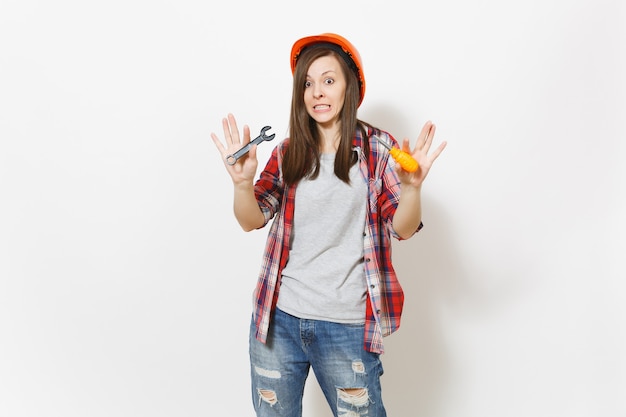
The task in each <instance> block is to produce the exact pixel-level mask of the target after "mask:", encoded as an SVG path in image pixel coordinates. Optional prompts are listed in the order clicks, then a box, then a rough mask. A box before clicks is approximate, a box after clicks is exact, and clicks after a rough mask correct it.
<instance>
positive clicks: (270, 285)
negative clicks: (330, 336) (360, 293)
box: [254, 129, 422, 353]
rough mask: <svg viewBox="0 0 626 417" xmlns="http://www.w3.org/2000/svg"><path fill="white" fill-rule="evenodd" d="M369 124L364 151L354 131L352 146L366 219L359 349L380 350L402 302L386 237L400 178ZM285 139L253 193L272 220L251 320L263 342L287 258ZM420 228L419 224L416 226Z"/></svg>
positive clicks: (291, 201) (291, 194)
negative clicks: (362, 331) (364, 295)
mask: <svg viewBox="0 0 626 417" xmlns="http://www.w3.org/2000/svg"><path fill="white" fill-rule="evenodd" d="M372 133H373V132H372V131H371V129H369V132H368V141H369V149H370V152H369V155H368V156H367V157H366V155H365V154H364V152H363V148H362V146H361V145H362V141H363V138H362V137H361V135H360V133H358V132H357V134H356V135H355V137H354V141H353V146H354V149H355V150H356V151H357V152H358V155H359V168H360V171H361V175H362V177H363V180H364V181H365V182H366V183H367V185H368V206H367V211H366V213H367V214H366V216H367V221H366V223H365V229H364V231H363V257H364V268H365V278H366V281H367V290H368V293H367V300H366V309H365V310H366V311H365V337H364V341H363V343H364V349H366V350H368V351H370V352H376V353H383V337H384V336H388V335H390V334H391V333H393V332H394V331H396V330H397V329H398V328H399V326H400V317H401V315H402V307H403V303H404V292H403V290H402V287H401V286H400V282H399V281H398V278H397V276H396V273H395V271H394V268H393V265H392V262H391V237H392V236H393V237H394V238H396V239H401V238H400V237H399V236H398V234H397V233H396V232H395V231H394V230H393V227H392V221H393V216H394V213H395V211H396V208H397V207H398V202H399V198H400V181H399V179H398V177H397V175H396V173H395V171H394V170H393V167H394V165H395V161H394V160H393V158H389V152H388V151H387V149H386V148H384V147H383V146H382V145H381V144H380V143H379V142H378V141H377V140H376V139H375V138H374V137H373V136H372ZM377 134H378V136H379V137H381V138H382V139H383V140H386V141H387V143H389V144H393V145H394V146H397V141H396V140H395V139H394V138H393V137H392V136H391V135H390V134H389V133H387V132H385V131H378V132H377ZM288 143H289V140H288V139H285V140H283V141H282V142H281V143H280V144H278V145H277V146H276V147H275V148H274V150H273V151H272V155H271V157H270V159H269V161H268V162H267V165H266V166H265V168H264V170H263V171H262V172H261V174H260V177H259V179H258V180H257V182H256V183H255V195H256V198H257V201H258V203H259V206H260V208H261V211H262V212H263V215H264V216H265V224H264V226H265V225H266V224H267V223H269V221H270V220H271V219H272V218H274V217H276V218H275V219H274V221H273V222H272V225H271V228H270V231H269V234H268V237H267V243H266V246H265V252H264V256H263V260H262V266H261V271H260V273H259V279H258V282H257V286H256V288H255V291H254V321H255V325H256V338H257V339H258V340H259V341H261V342H263V343H265V342H266V340H267V334H268V329H269V326H270V321H271V317H272V312H273V311H274V309H275V307H276V301H277V300H278V292H279V287H280V277H281V274H282V270H283V268H284V267H285V265H286V263H287V260H288V258H289V241H290V236H291V231H292V228H293V218H294V207H295V196H296V187H295V186H285V184H284V183H283V181H282V175H281V165H282V155H283V154H284V150H285V146H287V145H288ZM421 228H422V224H420V225H419V227H418V228H417V230H416V232H417V231H418V230H420V229H421Z"/></svg>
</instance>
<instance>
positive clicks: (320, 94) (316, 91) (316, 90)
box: [313, 84, 324, 99]
mask: <svg viewBox="0 0 626 417" xmlns="http://www.w3.org/2000/svg"><path fill="white" fill-rule="evenodd" d="M313 97H314V98H316V99H320V98H322V97H324V92H323V91H322V88H321V86H320V85H318V84H316V85H315V87H313Z"/></svg>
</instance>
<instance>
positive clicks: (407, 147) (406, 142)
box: [402, 138, 411, 153]
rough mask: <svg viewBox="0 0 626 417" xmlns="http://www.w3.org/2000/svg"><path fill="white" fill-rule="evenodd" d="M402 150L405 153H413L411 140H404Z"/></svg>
mask: <svg viewBox="0 0 626 417" xmlns="http://www.w3.org/2000/svg"><path fill="white" fill-rule="evenodd" d="M402 150H403V151H404V152H408V153H411V147H410V141H409V138H404V139H403V140H402Z"/></svg>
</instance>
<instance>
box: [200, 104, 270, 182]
mask: <svg viewBox="0 0 626 417" xmlns="http://www.w3.org/2000/svg"><path fill="white" fill-rule="evenodd" d="M222 127H223V129H224V141H225V143H224V144H223V143H222V142H221V141H220V139H219V137H218V136H217V135H216V134H215V133H211V139H213V143H215V146H216V147H217V149H218V150H219V151H220V154H221V155H222V162H223V163H224V166H225V167H226V170H227V171H228V173H229V174H230V177H231V178H232V180H233V184H235V185H240V184H245V183H249V184H251V183H252V182H253V181H254V176H255V175H256V170H257V167H258V160H257V158H256V145H252V146H250V151H249V152H248V153H247V154H246V155H244V156H242V157H241V158H239V160H237V162H235V164H234V165H229V164H228V163H227V162H226V157H227V156H228V155H231V154H233V153H235V152H237V151H238V150H239V149H241V148H242V147H244V146H245V145H247V144H248V143H250V128H249V127H248V126H247V125H244V127H243V141H241V139H240V136H239V129H238V128H237V121H236V120H235V116H233V115H232V114H231V113H229V114H228V117H225V118H223V119H222Z"/></svg>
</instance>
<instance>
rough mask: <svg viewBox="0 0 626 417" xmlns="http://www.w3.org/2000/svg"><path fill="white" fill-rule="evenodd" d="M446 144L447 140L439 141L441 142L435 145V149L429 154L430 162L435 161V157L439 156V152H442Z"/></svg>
mask: <svg viewBox="0 0 626 417" xmlns="http://www.w3.org/2000/svg"><path fill="white" fill-rule="evenodd" d="M447 144H448V142H441V144H440V145H439V146H438V147H437V149H435V151H434V152H433V153H432V154H431V155H430V162H431V163H432V162H435V159H437V158H438V157H439V155H441V152H443V150H444V149H445V148H446V145H447Z"/></svg>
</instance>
